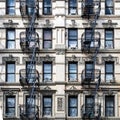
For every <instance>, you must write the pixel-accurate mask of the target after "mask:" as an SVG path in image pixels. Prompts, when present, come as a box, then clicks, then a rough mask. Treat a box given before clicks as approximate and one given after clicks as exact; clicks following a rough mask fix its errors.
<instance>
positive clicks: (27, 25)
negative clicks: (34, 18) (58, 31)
mask: <svg viewBox="0 0 120 120" xmlns="http://www.w3.org/2000/svg"><path fill="white" fill-rule="evenodd" d="M23 24H24V26H25V28H28V27H29V23H23ZM37 26H38V23H35V24H34V27H37Z"/></svg>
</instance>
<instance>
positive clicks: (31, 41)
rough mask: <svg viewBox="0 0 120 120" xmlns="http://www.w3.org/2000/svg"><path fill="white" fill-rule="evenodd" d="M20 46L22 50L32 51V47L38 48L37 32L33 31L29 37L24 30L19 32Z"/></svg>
mask: <svg viewBox="0 0 120 120" xmlns="http://www.w3.org/2000/svg"><path fill="white" fill-rule="evenodd" d="M20 46H21V49H22V51H26V52H28V51H32V50H33V49H34V48H36V50H39V48H40V45H39V36H38V33H36V32H33V33H32V34H31V35H30V37H29V38H27V33H26V32H21V33H20Z"/></svg>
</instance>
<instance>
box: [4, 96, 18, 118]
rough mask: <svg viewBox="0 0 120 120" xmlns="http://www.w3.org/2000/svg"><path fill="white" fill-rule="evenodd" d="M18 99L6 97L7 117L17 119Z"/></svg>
mask: <svg viewBox="0 0 120 120" xmlns="http://www.w3.org/2000/svg"><path fill="white" fill-rule="evenodd" d="M15 106H16V99H15V96H14V95H12V96H6V107H5V109H6V110H5V116H8V117H15V114H16V111H15V109H16V107H15Z"/></svg>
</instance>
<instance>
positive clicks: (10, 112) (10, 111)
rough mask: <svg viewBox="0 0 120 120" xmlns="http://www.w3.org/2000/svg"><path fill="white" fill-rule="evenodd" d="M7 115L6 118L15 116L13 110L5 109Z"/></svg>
mask: <svg viewBox="0 0 120 120" xmlns="http://www.w3.org/2000/svg"><path fill="white" fill-rule="evenodd" d="M7 115H8V116H14V115H15V108H8V109H7Z"/></svg>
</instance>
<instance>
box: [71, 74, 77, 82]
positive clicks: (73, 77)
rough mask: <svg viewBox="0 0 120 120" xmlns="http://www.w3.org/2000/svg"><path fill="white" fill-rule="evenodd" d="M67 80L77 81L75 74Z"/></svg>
mask: <svg viewBox="0 0 120 120" xmlns="http://www.w3.org/2000/svg"><path fill="white" fill-rule="evenodd" d="M69 79H70V81H72V80H73V81H74V80H77V74H69Z"/></svg>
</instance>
